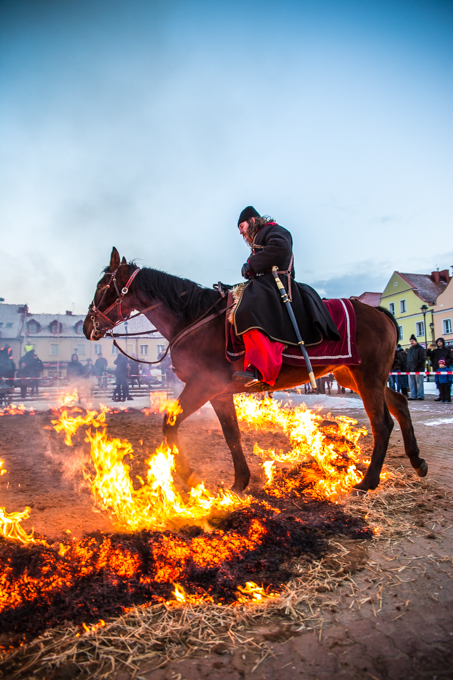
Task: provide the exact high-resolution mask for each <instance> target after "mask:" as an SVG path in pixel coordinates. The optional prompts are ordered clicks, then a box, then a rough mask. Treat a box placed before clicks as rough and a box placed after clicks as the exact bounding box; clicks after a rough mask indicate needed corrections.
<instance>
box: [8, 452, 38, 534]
mask: <svg viewBox="0 0 453 680" xmlns="http://www.w3.org/2000/svg"><path fill="white" fill-rule="evenodd" d="M6 472H7V470H5V469H4V468H3V461H2V460H0V476H2V475H4V474H6ZM29 516H30V508H29V507H26V508H25V510H24V511H23V512H6V509H5V508H0V534H1V535H2V536H3V538H8V539H10V540H13V541H20V542H21V543H24V544H27V543H36V541H35V539H34V538H33V530H32V532H31V534H27V532H26V531H25V530H24V529H23V528H22V527H21V525H20V523H21V522H22V521H23V520H24V519H28V518H29Z"/></svg>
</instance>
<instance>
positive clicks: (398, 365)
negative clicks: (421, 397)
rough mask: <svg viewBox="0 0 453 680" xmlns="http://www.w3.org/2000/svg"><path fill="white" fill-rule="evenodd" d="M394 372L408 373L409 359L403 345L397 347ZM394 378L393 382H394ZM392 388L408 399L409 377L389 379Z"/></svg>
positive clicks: (402, 376) (396, 376)
mask: <svg viewBox="0 0 453 680" xmlns="http://www.w3.org/2000/svg"><path fill="white" fill-rule="evenodd" d="M392 371H397V372H401V373H405V372H406V371H407V357H406V352H405V351H404V349H403V348H402V347H401V345H399V344H398V345H397V346H396V351H395V358H394V360H393V366H392ZM392 378H393V380H392ZM389 383H390V387H391V388H392V390H395V392H401V394H403V395H404V396H405V397H407V392H408V381H407V375H391V376H390V379H389Z"/></svg>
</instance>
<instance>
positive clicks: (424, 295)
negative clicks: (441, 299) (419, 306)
mask: <svg viewBox="0 0 453 680" xmlns="http://www.w3.org/2000/svg"><path fill="white" fill-rule="evenodd" d="M396 273H397V274H399V276H401V278H402V279H404V280H405V281H406V282H407V283H408V284H409V285H410V286H411V288H412V289H413V290H414V293H416V294H417V295H418V297H419V298H420V299H421V300H423V302H426V303H427V304H429V305H435V304H436V300H437V298H438V296H439V295H440V294H441V293H443V292H444V290H445V289H446V287H447V285H448V282H447V281H445V280H442V279H440V280H439V277H434V276H433V274H436V272H433V274H407V273H402V272H396ZM435 278H437V279H438V281H436V280H434V279H435Z"/></svg>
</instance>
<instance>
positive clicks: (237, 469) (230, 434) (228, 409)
mask: <svg viewBox="0 0 453 680" xmlns="http://www.w3.org/2000/svg"><path fill="white" fill-rule="evenodd" d="M211 404H212V407H213V409H214V411H215V412H216V414H217V418H218V419H219V421H220V425H221V426H222V431H223V434H224V437H225V439H226V443H227V444H228V447H229V449H230V451H231V455H232V457H233V465H234V484H233V491H236V493H240V492H241V491H244V489H245V488H247V486H248V483H249V481H250V470H249V466H248V465H247V461H246V460H245V456H244V452H243V450H242V444H241V432H240V430H239V424H238V419H237V416H236V408H235V406H234V401H233V395H231V394H229V395H227V396H221V397H215V398H214V399H211Z"/></svg>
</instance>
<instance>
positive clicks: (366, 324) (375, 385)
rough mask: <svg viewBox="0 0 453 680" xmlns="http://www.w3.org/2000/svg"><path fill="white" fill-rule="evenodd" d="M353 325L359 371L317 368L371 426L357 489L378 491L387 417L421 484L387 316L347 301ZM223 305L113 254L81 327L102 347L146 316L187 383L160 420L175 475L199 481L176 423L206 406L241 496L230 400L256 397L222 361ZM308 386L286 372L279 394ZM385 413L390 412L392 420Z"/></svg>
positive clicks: (241, 463) (203, 291) (300, 375)
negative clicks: (356, 399)
mask: <svg viewBox="0 0 453 680" xmlns="http://www.w3.org/2000/svg"><path fill="white" fill-rule="evenodd" d="M352 304H353V306H354V310H355V313H356V318H357V348H358V352H359V355H360V358H361V362H362V363H361V364H360V365H357V366H316V367H315V368H314V371H315V375H316V377H320V376H322V375H325V374H326V373H333V374H334V375H335V378H336V380H337V381H338V383H339V384H340V385H341V386H343V387H348V388H350V389H352V390H354V392H357V394H359V395H360V397H361V398H362V401H363V405H364V407H365V410H366V412H367V415H368V418H369V419H370V423H371V429H372V433H373V439H374V447H373V453H372V456H371V463H370V465H369V467H368V470H367V472H366V474H365V476H364V478H363V479H362V481H361V482H360V483H359V484H357V485H356V488H358V489H361V490H363V491H368V489H375V488H376V487H377V486H378V484H379V475H380V472H381V469H382V465H383V463H384V459H385V454H386V452H387V447H388V442H389V438H390V434H391V431H392V429H393V420H392V418H391V416H390V413H391V414H392V415H393V416H394V417H395V418H396V419H397V420H398V422H399V424H400V427H401V432H402V434H403V440H404V447H405V451H406V454H407V456H408V457H409V460H410V462H411V465H412V467H413V468H414V469H415V471H416V472H417V474H418V475H419V477H424V476H425V475H426V473H427V471H428V465H427V463H426V461H424V460H423V459H422V458H420V455H419V449H418V446H417V441H416V439H415V435H414V429H413V426H412V421H411V416H410V413H409V408H408V405H407V400H406V397H404V396H402V395H401V394H398V393H397V392H394V391H393V390H391V389H390V388H388V387H386V382H387V378H388V374H389V371H390V370H391V366H392V362H393V358H394V354H395V346H396V342H397V327H396V323H395V321H394V319H393V317H391V315H390V314H389V313H388V312H386V310H380V309H375V308H373V307H369V306H368V305H364V304H362V303H361V302H358V301H356V300H353V301H352ZM226 306H227V303H226V300H225V299H224V298H222V296H221V295H220V293H219V292H218V291H216V290H211V289H207V288H203V287H201V286H199V285H198V284H196V283H193V282H192V281H189V280H187V279H182V278H179V277H177V276H172V275H170V274H166V273H164V272H161V271H158V270H156V269H148V268H143V269H139V268H138V267H137V266H136V265H135V264H133V263H127V262H126V260H125V258H124V257H123V259H122V261H120V256H119V253H118V251H117V250H116V248H113V250H112V254H111V259H110V265H109V267H107V268H106V269H105V270H104V276H103V277H102V279H101V280H100V281H99V283H98V285H97V288H96V292H95V295H94V299H93V302H92V304H91V306H90V309H89V311H88V314H87V317H86V319H85V322H84V326H83V330H84V333H85V336H86V337H87V338H89V339H91V340H99V339H100V338H101V337H103V336H104V335H105V334H106V332H107V331H109V330H111V329H112V328H114V327H115V326H116V325H117V324H118V323H121V322H122V321H124V320H126V319H127V318H129V317H130V315H131V313H132V312H133V311H134V310H137V311H139V312H143V313H144V314H145V316H146V317H147V318H148V319H149V320H150V321H151V323H152V324H153V325H154V326H155V327H156V329H157V330H158V331H159V332H160V333H162V335H163V336H164V337H165V338H167V340H168V341H169V343H170V347H171V356H172V362H173V365H174V368H175V372H176V375H177V376H178V377H179V378H180V379H181V380H182V381H183V382H184V383H185V387H184V389H183V391H182V393H181V395H180V397H179V403H180V406H181V408H182V413H180V414H179V415H178V416H177V417H176V421H174V419H173V418H172V419H169V418H168V417H165V418H164V427H163V430H164V435H165V437H166V439H167V442H168V444H169V445H170V446H172V445H175V446H176V447H177V448H178V451H179V452H180V453H179V460H178V471H179V473H180V474H181V476H182V478H183V479H184V480H185V481H186V482H187V483H188V484H191V485H193V484H194V483H195V481H196V479H195V478H196V475H195V474H194V472H193V470H192V469H191V468H190V466H189V464H188V462H187V460H186V458H185V456H184V455H183V453H182V452H181V448H180V444H179V441H178V430H179V426H180V425H181V423H182V422H183V421H184V420H185V419H186V418H188V417H189V416H190V415H191V414H192V413H194V412H195V411H197V410H198V409H200V408H201V407H202V406H203V405H204V404H206V403H207V402H208V401H210V402H211V404H212V406H213V408H214V411H215V412H216V414H217V417H218V418H219V421H220V424H221V426H222V430H223V434H224V436H225V439H226V442H227V444H228V446H229V448H230V451H231V455H232V457H233V463H234V485H233V489H234V490H235V491H237V492H241V491H243V490H244V489H245V488H246V487H247V485H248V483H249V480H250V471H249V468H248V465H247V461H246V459H245V456H244V453H243V450H242V445H241V434H240V430H239V426H238V421H237V418H236V411H235V406H234V401H233V394H234V393H237V392H252V391H256V389H255V390H253V389H252V388H248V389H247V388H244V387H242V386H240V385H238V383H236V382H234V381H233V379H232V375H233V373H234V372H235V371H237V370H241V369H242V361H243V360H242V359H241V360H240V361H238V362H236V363H233V364H232V363H230V362H229V361H228V360H227V359H226V357H225V311H226ZM306 382H308V374H307V371H306V369H305V368H303V367H298V366H297V367H296V366H289V365H285V364H284V365H283V367H282V370H281V373H280V375H279V379H278V390H285V389H288V388H291V387H295V386H297V385H302V384H304V383H306ZM389 411H390V413H389Z"/></svg>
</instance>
